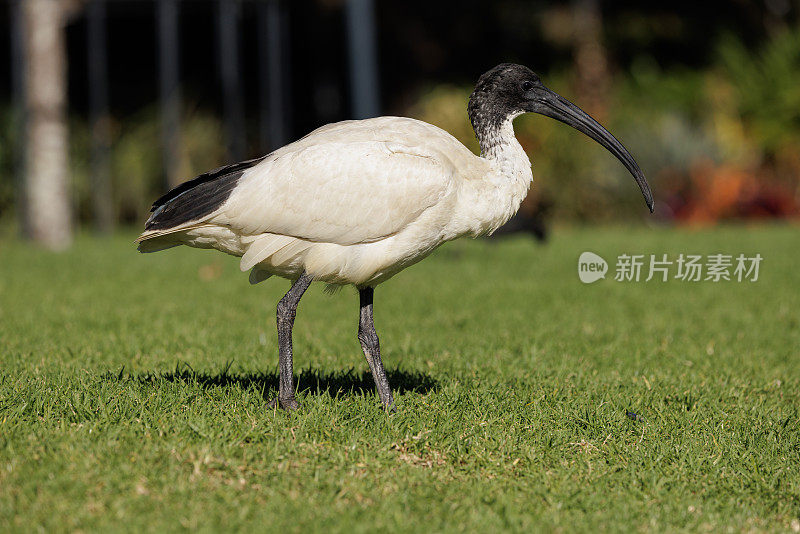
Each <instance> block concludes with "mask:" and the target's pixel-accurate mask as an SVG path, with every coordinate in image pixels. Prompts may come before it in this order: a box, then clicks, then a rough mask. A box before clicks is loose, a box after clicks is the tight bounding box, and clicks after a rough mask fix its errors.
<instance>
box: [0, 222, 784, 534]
mask: <svg viewBox="0 0 800 534" xmlns="http://www.w3.org/2000/svg"><path fill="white" fill-rule="evenodd" d="M799 234H800V232H798V228H797V227H791V226H775V227H770V226H764V227H753V228H749V227H728V228H723V229H716V230H702V231H696V232H692V231H673V230H665V229H652V228H645V227H642V228H635V229H599V230H588V229H587V230H570V229H566V230H562V231H557V232H556V233H555V234H554V236H553V238H552V240H551V242H550V243H548V244H546V245H544V246H541V245H537V244H535V243H534V242H532V241H530V240H528V239H526V238H522V237H517V238H511V239H508V240H502V241H495V242H487V241H459V242H455V243H451V244H449V245H446V246H445V247H443V248H442V249H440V250H439V251H437V252H436V253H435V254H434V255H433V256H431V257H430V258H428V259H427V260H425V261H423V262H422V263H420V264H418V265H416V266H414V267H412V268H410V269H408V270H407V271H405V272H403V273H401V274H400V275H398V276H397V277H395V278H394V279H393V280H391V281H390V282H388V283H387V284H385V285H382V286H379V287H378V289H377V290H376V293H375V299H376V300H375V303H376V307H375V313H376V325H377V328H378V332H379V334H380V335H381V343H382V348H383V354H384V363H385V364H386V367H387V369H388V372H389V378H390V381H391V383H392V386H393V388H394V390H395V399H396V403H397V407H398V413H397V414H395V415H392V416H387V415H386V414H385V413H384V412H383V411H382V410H381V408H380V406H379V403H378V400H377V397H376V396H375V394H374V392H373V388H372V379H371V376H370V375H369V373H368V370H367V365H366V362H365V361H364V358H363V356H362V354H361V349H360V346H359V344H358V341H357V339H356V329H357V318H358V297H357V294H356V292H355V291H354V290H353V289H352V288H345V289H344V290H343V291H341V292H339V293H337V294H335V295H333V296H331V295H328V294H326V293H324V292H323V290H322V289H323V288H322V286H319V287H317V286H312V289H311V290H309V292H308V294H307V295H306V297H305V298H304V299H303V301H302V303H301V304H300V309H299V312H298V316H297V322H296V326H295V335H294V339H295V366H296V367H295V374H296V375H297V376H298V377H299V386H298V387H299V394H298V400H299V401H300V403H301V404H302V410H301V411H299V412H297V413H292V414H286V413H283V412H280V411H275V410H273V409H268V408H267V402H268V400H269V399H271V398H272V397H273V396H274V395H275V393H276V387H277V341H276V335H275V320H274V311H275V304H276V302H277V300H278V299H279V298H280V296H281V294H282V293H283V292H284V291H285V290H286V289H287V287H288V283H287V282H286V281H284V280H280V279H271V280H269V281H267V282H264V283H263V284H260V285H258V286H255V287H251V286H249V285H248V282H247V276H246V275H244V274H241V273H239V271H238V264H237V261H236V260H235V259H233V258H228V257H225V256H223V255H221V254H218V253H213V252H208V251H197V250H191V249H183V250H172V251H167V252H163V253H160V254H152V255H140V254H137V253H136V251H135V246H134V245H133V244H132V243H131V241H132V239H133V234H131V235H123V236H117V237H114V238H109V239H92V238H89V237H82V238H80V239H79V240H78V241H77V243H76V245H75V246H74V247H73V248H72V249H71V250H70V251H69V252H66V253H63V254H50V253H46V252H43V251H39V250H36V249H33V248H30V247H28V246H26V245H24V244H20V243H18V242H14V241H12V242H9V241H7V240H6V241H4V242H0V530H2V531H7V530H17V531H31V530H36V529H39V530H48V531H49V530H82V531H88V530H94V531H96V530H107V529H114V530H150V531H164V530H169V531H173V530H182V529H202V530H234V529H242V530H258V531H262V530H267V531H301V530H302V531H308V530H312V531H347V532H361V531H376V530H379V529H390V530H391V531H423V530H424V531H427V530H434V531H449V532H453V531H476V530H478V529H479V528H480V529H491V530H486V531H487V532H492V531H496V530H497V529H508V530H512V531H540V530H554V529H555V530H559V531H562V532H573V531H596V530H601V531H631V530H636V531H663V530H668V531H681V530H684V531H697V530H700V531H712V530H713V531H723V530H729V531H737V532H738V531H762V530H772V531H800V424H799V423H798V406H800V393H799V392H798V387H800V297H799V296H798V290H799V289H800V270H799V269H800V249H799V248H798V244H799V243H800V240H798V235H799ZM584 250H591V251H594V252H596V253H598V254H600V255H601V256H603V257H605V258H606V259H607V260H609V262H610V263H611V266H610V269H611V270H612V271H613V269H614V265H613V262H614V260H615V258H616V256H617V255H618V254H621V253H648V254H649V253H657V254H662V253H668V254H670V255H677V254H678V253H681V252H682V253H700V254H712V253H717V252H724V253H730V254H734V255H735V254H738V253H745V254H748V255H750V254H754V253H756V252H758V253H760V254H761V255H762V256H763V258H764V260H763V263H762V265H761V270H760V275H759V280H758V281H757V282H755V283H752V282H741V283H740V282H733V281H732V282H719V283H712V282H697V283H691V282H681V281H675V280H671V281H669V282H656V281H651V282H647V283H645V282H639V283H633V282H631V283H623V282H616V281H614V280H613V272H610V273H609V274H610V276H608V278H607V279H606V280H601V281H599V282H597V283H595V284H592V285H584V284H582V283H581V282H580V281H579V280H578V277H577V265H576V264H577V258H578V255H579V254H580V253H581V252H583V251H584ZM628 412H632V413H634V414H636V415H630V414H629V413H628Z"/></svg>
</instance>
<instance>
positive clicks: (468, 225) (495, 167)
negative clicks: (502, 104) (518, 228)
mask: <svg viewBox="0 0 800 534" xmlns="http://www.w3.org/2000/svg"><path fill="white" fill-rule="evenodd" d="M517 115H518V114H509V115H507V116H506V117H504V118H503V120H501V121H499V122H496V123H486V124H480V123H478V124H476V122H475V121H474V120H473V125H474V127H475V133H476V135H477V136H478V141H479V143H480V145H481V158H482V159H484V160H486V162H487V163H488V165H486V167H485V168H486V174H485V175H483V176H482V177H481V178H480V179H477V180H467V181H465V182H464V183H462V188H461V192H460V194H459V202H460V204H461V206H460V210H461V212H462V213H463V214H465V215H468V216H467V217H465V218H464V219H462V221H461V222H462V223H465V224H463V226H460V227H459V233H460V234H461V235H464V234H469V235H473V236H478V235H484V234H490V233H492V232H494V231H495V230H497V229H498V228H499V227H500V226H502V225H503V224H505V223H506V221H508V219H510V218H511V217H512V216H513V215H514V214H515V213H516V212H517V210H518V209H519V206H520V204H521V203H522V200H523V199H524V198H525V196H526V195H527V194H528V189H529V188H530V185H531V181H532V180H533V173H532V172H531V162H530V160H529V159H528V155H527V154H526V153H525V151H524V150H523V149H522V145H520V144H519V141H517V138H516V136H515V135H514V126H513V120H514V117H516V116H517ZM472 118H473V117H472V114H470V119H472Z"/></svg>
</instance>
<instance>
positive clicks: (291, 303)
mask: <svg viewBox="0 0 800 534" xmlns="http://www.w3.org/2000/svg"><path fill="white" fill-rule="evenodd" d="M309 285H311V277H310V276H308V275H306V274H305V273H303V274H301V275H300V278H298V279H297V280H295V281H294V283H293V284H292V287H291V289H289V291H287V292H286V294H285V295H284V296H283V298H282V299H281V300H280V301H279V302H278V313H277V315H278V367H279V368H280V373H279V379H278V398H277V399H273V400H272V402H270V407H275V406H276V404H277V405H280V407H281V408H283V409H284V410H286V411H292V410H296V409H298V408H299V407H300V405H299V404H297V401H296V400H295V398H294V380H293V377H292V373H293V368H292V327H293V326H294V317H295V314H296V313H297V305H298V304H299V303H300V298H301V297H302V296H303V293H305V292H306V289H308V286H309Z"/></svg>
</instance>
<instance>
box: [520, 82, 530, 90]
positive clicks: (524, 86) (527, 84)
mask: <svg viewBox="0 0 800 534" xmlns="http://www.w3.org/2000/svg"><path fill="white" fill-rule="evenodd" d="M531 89H533V82H522V90H523V91H530V90H531Z"/></svg>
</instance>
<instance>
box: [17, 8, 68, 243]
mask: <svg viewBox="0 0 800 534" xmlns="http://www.w3.org/2000/svg"><path fill="white" fill-rule="evenodd" d="M67 7H68V6H67V5H66V4H65V3H64V2H61V1H59V0H27V1H26V2H23V25H24V33H25V47H24V48H25V52H24V55H25V75H24V78H25V116H26V118H27V128H26V132H25V135H26V164H25V169H26V176H25V214H26V217H27V224H26V225H25V229H26V233H27V237H29V238H30V239H33V240H34V241H37V242H39V243H41V244H42V245H44V246H45V247H47V248H50V249H54V250H58V249H64V248H66V247H68V246H69V245H70V244H71V242H72V213H71V212H72V210H71V206H70V204H71V203H70V187H69V154H68V149H69V146H68V141H69V137H68V130H67V121H66V92H67V85H66V47H65V39H64V22H65V19H66V16H67Z"/></svg>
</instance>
